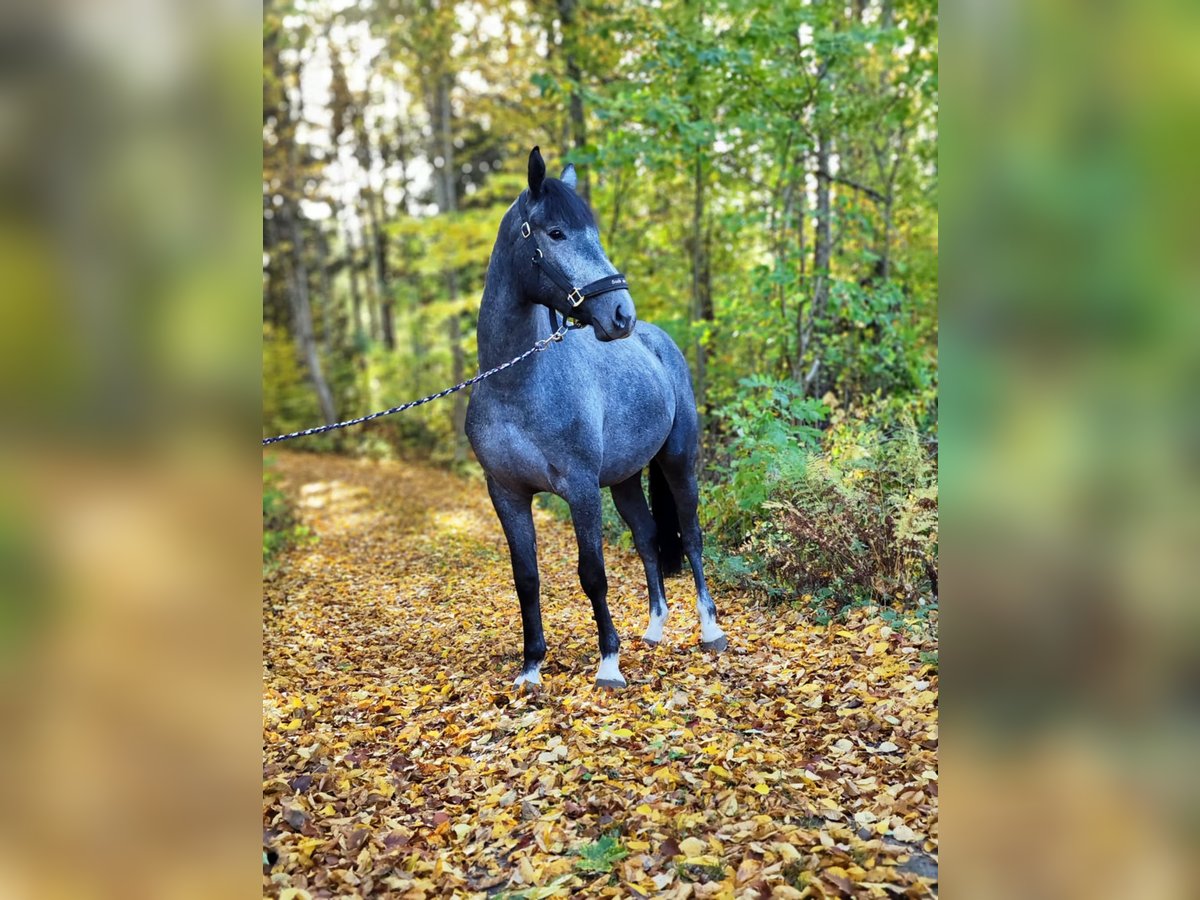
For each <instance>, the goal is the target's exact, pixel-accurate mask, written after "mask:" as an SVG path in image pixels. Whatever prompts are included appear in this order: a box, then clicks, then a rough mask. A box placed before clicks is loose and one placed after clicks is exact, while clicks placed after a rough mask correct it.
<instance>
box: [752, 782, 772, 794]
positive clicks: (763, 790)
mask: <svg viewBox="0 0 1200 900" xmlns="http://www.w3.org/2000/svg"><path fill="white" fill-rule="evenodd" d="M754 790H756V791H758V792H759V793H760V794H769V793H771V789H770V788H769V787H767V786H766V785H765V784H763V783H762V782H761V781H760V782H759V783H758V784H756V785H755V786H754Z"/></svg>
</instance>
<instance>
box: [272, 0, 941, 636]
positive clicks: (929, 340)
mask: <svg viewBox="0 0 1200 900" xmlns="http://www.w3.org/2000/svg"><path fill="white" fill-rule="evenodd" d="M263 23H264V33H263V234H264V256H263V260H264V268H263V346H264V353H263V360H264V362H263V366H264V371H263V411H264V415H263V430H264V435H272V434H278V433H281V432H285V431H291V430H294V429H300V428H304V427H308V426H310V425H313V424H317V423H320V422H331V421H336V420H338V419H346V418H351V417H353V416H357V415H363V414H365V413H366V412H369V411H373V410H376V409H380V408H385V407H388V406H392V405H396V404H399V403H401V402H404V401H405V400H408V399H413V398H416V397H418V396H421V395H424V394H427V393H431V392H433V391H436V390H439V389H440V388H442V387H445V386H447V385H450V384H453V383H456V382H459V381H462V380H463V379H465V378H466V377H468V376H469V375H471V374H472V373H473V372H474V371H475V365H474V363H475V323H476V315H477V309H478V305H479V298H480V295H481V292H482V287H483V280H484V274H485V272H486V269H487V263H488V256H489V253H490V252H491V247H492V243H493V242H494V240H495V234H496V229H497V226H498V223H499V221H500V218H501V217H502V216H503V214H504V212H505V210H506V208H507V207H508V205H509V204H510V203H511V202H512V201H513V200H514V199H515V197H516V196H517V194H518V193H519V192H520V190H521V189H522V187H523V184H524V178H525V159H526V157H527V155H528V152H529V148H530V147H532V146H534V145H535V144H539V145H541V147H542V149H543V153H544V154H545V155H546V156H547V157H548V159H549V161H550V165H551V169H552V171H554V172H557V170H558V168H561V167H562V166H563V165H565V164H566V163H567V162H573V163H574V164H575V165H576V167H577V168H578V170H579V188H578V190H579V192H580V193H581V194H582V195H583V196H584V197H585V198H586V199H588V201H589V202H590V203H591V204H592V206H593V208H594V209H595V210H596V213H597V217H598V222H599V226H600V230H601V238H602V241H603V242H604V245H605V248H606V250H607V251H608V253H609V256H610V258H611V259H612V260H613V261H614V264H615V265H617V267H618V268H619V269H620V270H621V271H623V272H625V273H627V275H628V276H629V278H630V280H631V282H632V285H633V293H634V297H635V300H636V302H637V305H638V313H639V316H640V317H641V318H642V319H643V320H645V321H649V322H653V323H655V324H656V325H659V326H660V327H662V328H664V329H665V330H666V331H667V332H668V333H669V334H671V336H672V337H673V338H674V339H675V341H676V342H677V343H678V344H679V346H680V347H681V348H682V349H683V351H684V353H685V354H686V356H687V358H688V361H689V363H690V365H691V369H692V374H693V381H694V384H695V387H696V395H697V403H698V407H699V409H700V414H701V418H702V429H703V452H702V477H703V480H704V483H705V486H706V491H705V501H704V504H703V508H704V515H705V522H704V524H705V526H706V529H707V532H708V534H709V535H710V541H709V555H710V556H711V558H712V562H713V565H714V567H715V568H716V570H717V573H718V574H719V575H721V576H723V577H724V578H725V579H726V580H728V581H732V582H736V583H738V584H739V585H741V586H743V587H748V588H751V589H753V590H756V591H759V592H761V594H762V595H763V596H764V597H766V598H768V599H772V600H780V599H796V598H797V597H801V598H803V599H804V600H805V602H808V603H810V604H812V606H813V608H814V612H815V614H816V615H817V616H818V617H822V618H827V617H828V616H830V615H836V614H837V613H838V612H839V611H840V610H843V609H844V608H845V607H846V606H847V605H849V604H851V603H858V602H866V601H879V602H884V603H887V604H892V603H901V604H903V605H905V606H908V607H911V608H917V607H920V608H922V609H924V608H927V607H931V606H932V605H935V604H936V590H937V391H938V368H937V300H938V280H937V279H938V276H937V273H938V269H937V264H938V256H937V253H938V243H937V239H938V214H937V183H938V180H937V179H938V169H937V137H938V131H937V102H938V80H937V66H938V56H937V7H936V4H934V3H931V2H926V0H853V2H851V3H824V2H811V3H810V2H804V3H800V2H792V3H774V2H762V0H721V2H708V3H699V2H694V0H667V2H664V3H661V4H652V5H647V4H642V3H635V2H624V0H615V2H613V0H606V2H592V0H553V2H531V3H517V4H507V3H492V2H475V0H472V2H457V3H456V2H429V0H420V2H414V0H380V2H375V3H362V4H351V3H336V2H334V3H322V2H295V3H279V2H271V3H268V4H267V7H266V9H265V11H264V19H263ZM556 167H557V168H556ZM466 401H467V398H466V395H465V394H463V393H460V394H456V395H453V397H452V398H449V399H447V400H445V401H443V402H440V403H437V404H431V405H428V406H425V407H421V408H419V409H416V410H412V411H409V412H406V413H404V414H402V415H399V416H396V417H394V418H391V419H386V420H383V421H381V422H378V423H374V424H372V425H370V426H367V427H364V428H358V429H354V430H347V431H342V432H335V433H334V435H333V436H324V437H318V438H307V439H305V441H304V446H305V447H307V448H310V449H315V450H319V451H336V452H341V453H351V454H366V455H370V456H375V457H387V456H393V455H397V454H419V455H420V456H422V457H425V458H430V459H433V460H434V461H436V462H439V463H443V464H447V465H460V466H463V468H464V469H465V470H467V471H469V470H471V469H472V467H471V466H469V465H464V463H466V461H467V457H468V455H469V448H468V446H467V443H466V440H465V437H464V434H463V421H464V417H465V408H466ZM267 495H268V498H269V499H277V498H276V497H275V496H274V495H273V494H272V492H271V489H270V488H269V487H268V491H267ZM608 521H609V523H610V524H611V525H612V529H611V536H612V537H614V538H617V539H619V535H620V533H621V531H622V529H621V528H620V527H619V520H618V519H617V517H616V515H615V513H613V512H612V511H611V509H610V510H609V513H608ZM271 532H272V529H271V527H270V523H268V528H267V535H266V536H265V540H270V539H271V538H272V533H271ZM269 549H270V548H266V547H265V552H266V551H269Z"/></svg>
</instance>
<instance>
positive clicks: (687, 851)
mask: <svg viewBox="0 0 1200 900" xmlns="http://www.w3.org/2000/svg"><path fill="white" fill-rule="evenodd" d="M679 850H680V852H681V853H683V855H684V856H686V857H687V858H688V859H692V858H694V857H697V856H701V855H703V854H704V853H706V852H707V851H708V844H706V843H704V841H702V840H700V838H697V837H690V838H684V839H683V840H682V841H680V842H679Z"/></svg>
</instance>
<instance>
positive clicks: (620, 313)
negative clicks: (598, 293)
mask: <svg viewBox="0 0 1200 900" xmlns="http://www.w3.org/2000/svg"><path fill="white" fill-rule="evenodd" d="M596 300H597V301H598V302H597V304H596V307H597V308H593V309H592V310H591V324H592V328H593V330H594V331H595V332H596V339H597V340H599V341H602V342H608V341H619V340H621V339H623V338H627V337H629V336H630V335H631V334H633V329H634V328H635V327H636V326H637V309H636V308H635V307H634V305H633V297H631V296H630V295H629V291H614V292H612V293H611V294H606V295H605V296H604V297H598V298H596Z"/></svg>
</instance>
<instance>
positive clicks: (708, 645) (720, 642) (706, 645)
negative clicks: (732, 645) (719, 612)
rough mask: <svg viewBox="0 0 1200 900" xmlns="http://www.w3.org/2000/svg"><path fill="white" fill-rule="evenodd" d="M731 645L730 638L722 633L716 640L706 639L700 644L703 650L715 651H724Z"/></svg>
mask: <svg viewBox="0 0 1200 900" xmlns="http://www.w3.org/2000/svg"><path fill="white" fill-rule="evenodd" d="M728 646H729V640H728V639H727V638H726V637H725V635H721V636H720V637H719V638H717V639H716V640H715V641H705V642H703V643H702V644H701V645H700V649H702V650H711V651H713V652H714V653H722V652H724V650H725V648H726V647H728Z"/></svg>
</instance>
